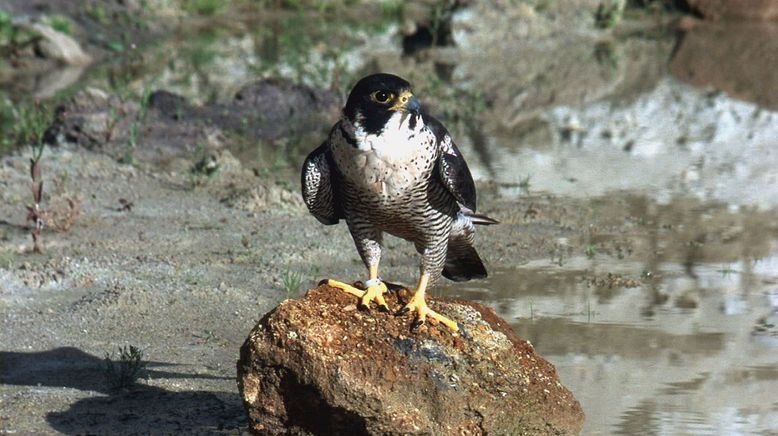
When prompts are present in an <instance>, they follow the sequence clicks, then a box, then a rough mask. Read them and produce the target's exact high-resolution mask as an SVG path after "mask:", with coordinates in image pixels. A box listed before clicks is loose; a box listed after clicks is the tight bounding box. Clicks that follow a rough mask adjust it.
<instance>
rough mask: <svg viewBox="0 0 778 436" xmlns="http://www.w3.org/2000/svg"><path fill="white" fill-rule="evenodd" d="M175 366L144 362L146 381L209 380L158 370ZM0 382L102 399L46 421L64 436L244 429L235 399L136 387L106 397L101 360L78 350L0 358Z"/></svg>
mask: <svg viewBox="0 0 778 436" xmlns="http://www.w3.org/2000/svg"><path fill="white" fill-rule="evenodd" d="M174 366H176V365H175V364H169V363H164V362H148V364H147V367H146V368H147V369H146V370H145V372H146V374H147V375H148V377H149V378H166V379H213V380H220V379H225V377H220V376H210V375H195V374H187V373H180V372H174V371H169V370H165V369H160V368H164V367H174ZM0 377H1V379H0V382H2V383H3V384H7V385H20V386H48V387H64V388H72V389H78V390H81V391H91V392H96V393H99V394H100V395H97V396H94V397H91V398H86V399H81V400H78V401H76V402H75V403H73V404H72V405H71V406H70V408H69V409H68V410H66V411H63V412H49V413H48V414H47V415H46V419H47V420H48V422H49V424H50V425H51V426H52V428H54V429H55V430H57V431H60V432H62V433H66V434H85V433H88V434H158V433H167V434H169V433H189V434H195V433H196V434H200V433H211V434H214V433H217V434H218V433H230V434H235V433H239V432H240V431H241V429H245V428H246V419H245V412H244V410H243V405H242V403H241V402H240V398H239V397H238V394H237V393H232V392H208V391H186V392H174V391H169V390H165V389H162V388H158V387H153V386H147V385H143V384H138V385H136V386H135V387H133V388H132V389H130V390H125V391H121V392H116V393H114V392H110V391H109V390H108V388H107V383H106V379H105V363H104V361H103V359H101V358H99V357H96V356H93V355H91V354H88V353H85V352H83V351H81V350H79V349H77V348H72V347H63V348H57V349H54V350H49V351H44V352H36V353H20V352H0Z"/></svg>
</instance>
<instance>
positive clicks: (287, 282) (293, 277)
mask: <svg viewBox="0 0 778 436" xmlns="http://www.w3.org/2000/svg"><path fill="white" fill-rule="evenodd" d="M281 282H282V284H283V286H284V294H286V298H291V297H293V296H295V295H297V293H298V292H300V287H301V286H302V284H303V275H302V273H300V272H299V271H291V270H286V271H284V273H283V274H282V275H281Z"/></svg>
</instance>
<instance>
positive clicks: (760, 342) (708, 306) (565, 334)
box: [440, 209, 778, 435]
mask: <svg viewBox="0 0 778 436" xmlns="http://www.w3.org/2000/svg"><path fill="white" fill-rule="evenodd" d="M698 210H699V209H698ZM699 213H701V214H702V213H706V214H712V215H713V216H714V217H715V216H716V215H717V214H716V212H713V211H711V210H704V211H703V210H700V212H699ZM719 218H721V217H719ZM764 218H765V219H766V220H767V221H761V222H760V221H759V220H755V221H752V222H751V223H750V228H749V229H748V230H745V231H744V232H743V233H742V234H741V235H739V236H737V237H735V240H728V241H727V242H724V240H719V241H713V240H711V241H709V242H707V243H705V244H704V245H702V246H697V247H690V246H689V244H688V243H685V242H682V241H683V239H684V238H683V237H680V235H679V233H678V232H679V231H677V230H673V229H669V230H664V231H660V232H656V231H655V229H654V228H652V226H650V225H649V226H645V227H643V226H639V227H637V228H636V230H635V231H634V232H632V233H630V234H628V235H627V239H628V240H631V241H632V244H631V247H632V249H631V251H632V252H631V253H621V254H616V255H614V254H607V253H589V254H590V255H589V256H585V255H578V256H571V257H568V258H564V257H563V258H561V260H560V258H558V257H554V256H550V257H549V259H542V260H535V261H531V262H528V263H526V264H523V265H520V266H516V267H515V268H501V269H497V270H495V271H492V274H491V277H490V278H488V279H486V280H485V281H482V282H479V283H473V284H468V285H465V286H459V285H449V286H446V287H444V288H443V289H441V291H440V292H441V293H442V294H444V295H449V296H457V297H464V298H468V299H472V300H475V301H479V302H481V303H484V304H486V305H488V306H490V307H492V308H494V309H495V310H496V311H497V313H498V314H499V315H500V316H502V317H504V318H505V319H506V320H507V321H508V322H510V323H511V324H512V325H513V326H514V328H515V329H516V331H517V332H518V334H519V335H520V336H521V337H523V338H526V339H527V340H529V341H530V342H531V343H532V344H533V345H534V346H535V347H536V349H537V350H538V352H539V353H540V354H541V355H543V356H544V357H545V358H547V359H548V360H549V361H551V362H553V363H554V365H555V366H556V368H557V370H558V372H559V375H560V378H561V380H562V383H563V384H564V385H565V386H567V387H568V388H569V389H570V390H572V391H573V393H574V394H575V395H576V397H577V398H578V399H579V401H580V402H581V404H582V406H583V408H584V411H585V413H586V423H585V427H584V433H585V434H602V435H608V434H624V435H635V434H645V435H650V434H728V435H735V434H768V433H770V432H771V431H772V432H774V431H775V429H776V428H778V403H776V397H775V392H778V330H776V329H775V327H774V324H776V321H778V238H777V237H776V236H777V235H776V231H775V227H774V225H773V224H772V223H771V221H770V220H771V218H770V217H769V215H765V216H764ZM727 219H731V220H733V221H737V216H736V215H730V216H729V217H728V218H727ZM727 219H725V220H723V221H726V220H727ZM713 221H715V218H714V219H713ZM751 232H753V233H751ZM749 234H751V235H752V236H756V235H761V236H762V237H763V238H764V239H763V242H762V243H761V244H757V245H752V244H751V243H750V242H748V241H749V240H752V239H751V236H749ZM618 237H620V238H623V236H622V235H619V236H618ZM609 238H610V237H608V236H605V237H601V238H599V241H600V242H601V243H606V242H607V240H608V239H609ZM711 239H712V238H711ZM622 242H623V241H622ZM690 250H691V252H692V254H690ZM652 253H653V254H652ZM619 257H622V258H621V259H620V258H619ZM771 325H772V327H771Z"/></svg>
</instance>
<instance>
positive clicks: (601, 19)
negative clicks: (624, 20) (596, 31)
mask: <svg viewBox="0 0 778 436" xmlns="http://www.w3.org/2000/svg"><path fill="white" fill-rule="evenodd" d="M625 4H626V0H602V1H601V2H600V4H599V5H597V11H596V12H595V13H594V25H595V26H597V27H598V28H600V29H610V28H612V27H614V26H615V25H616V24H618V22H619V21H620V20H621V17H622V15H624V5H625Z"/></svg>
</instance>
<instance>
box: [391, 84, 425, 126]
mask: <svg viewBox="0 0 778 436" xmlns="http://www.w3.org/2000/svg"><path fill="white" fill-rule="evenodd" d="M391 110H393V111H397V112H402V116H401V117H400V124H403V123H404V122H405V120H406V119H407V118H408V115H419V113H420V112H421V105H420V104H419V100H418V99H417V98H416V96H414V95H413V94H411V92H410V91H405V92H403V93H402V94H400V96H399V97H398V98H397V103H396V104H395V105H394V106H392V107H391Z"/></svg>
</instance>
